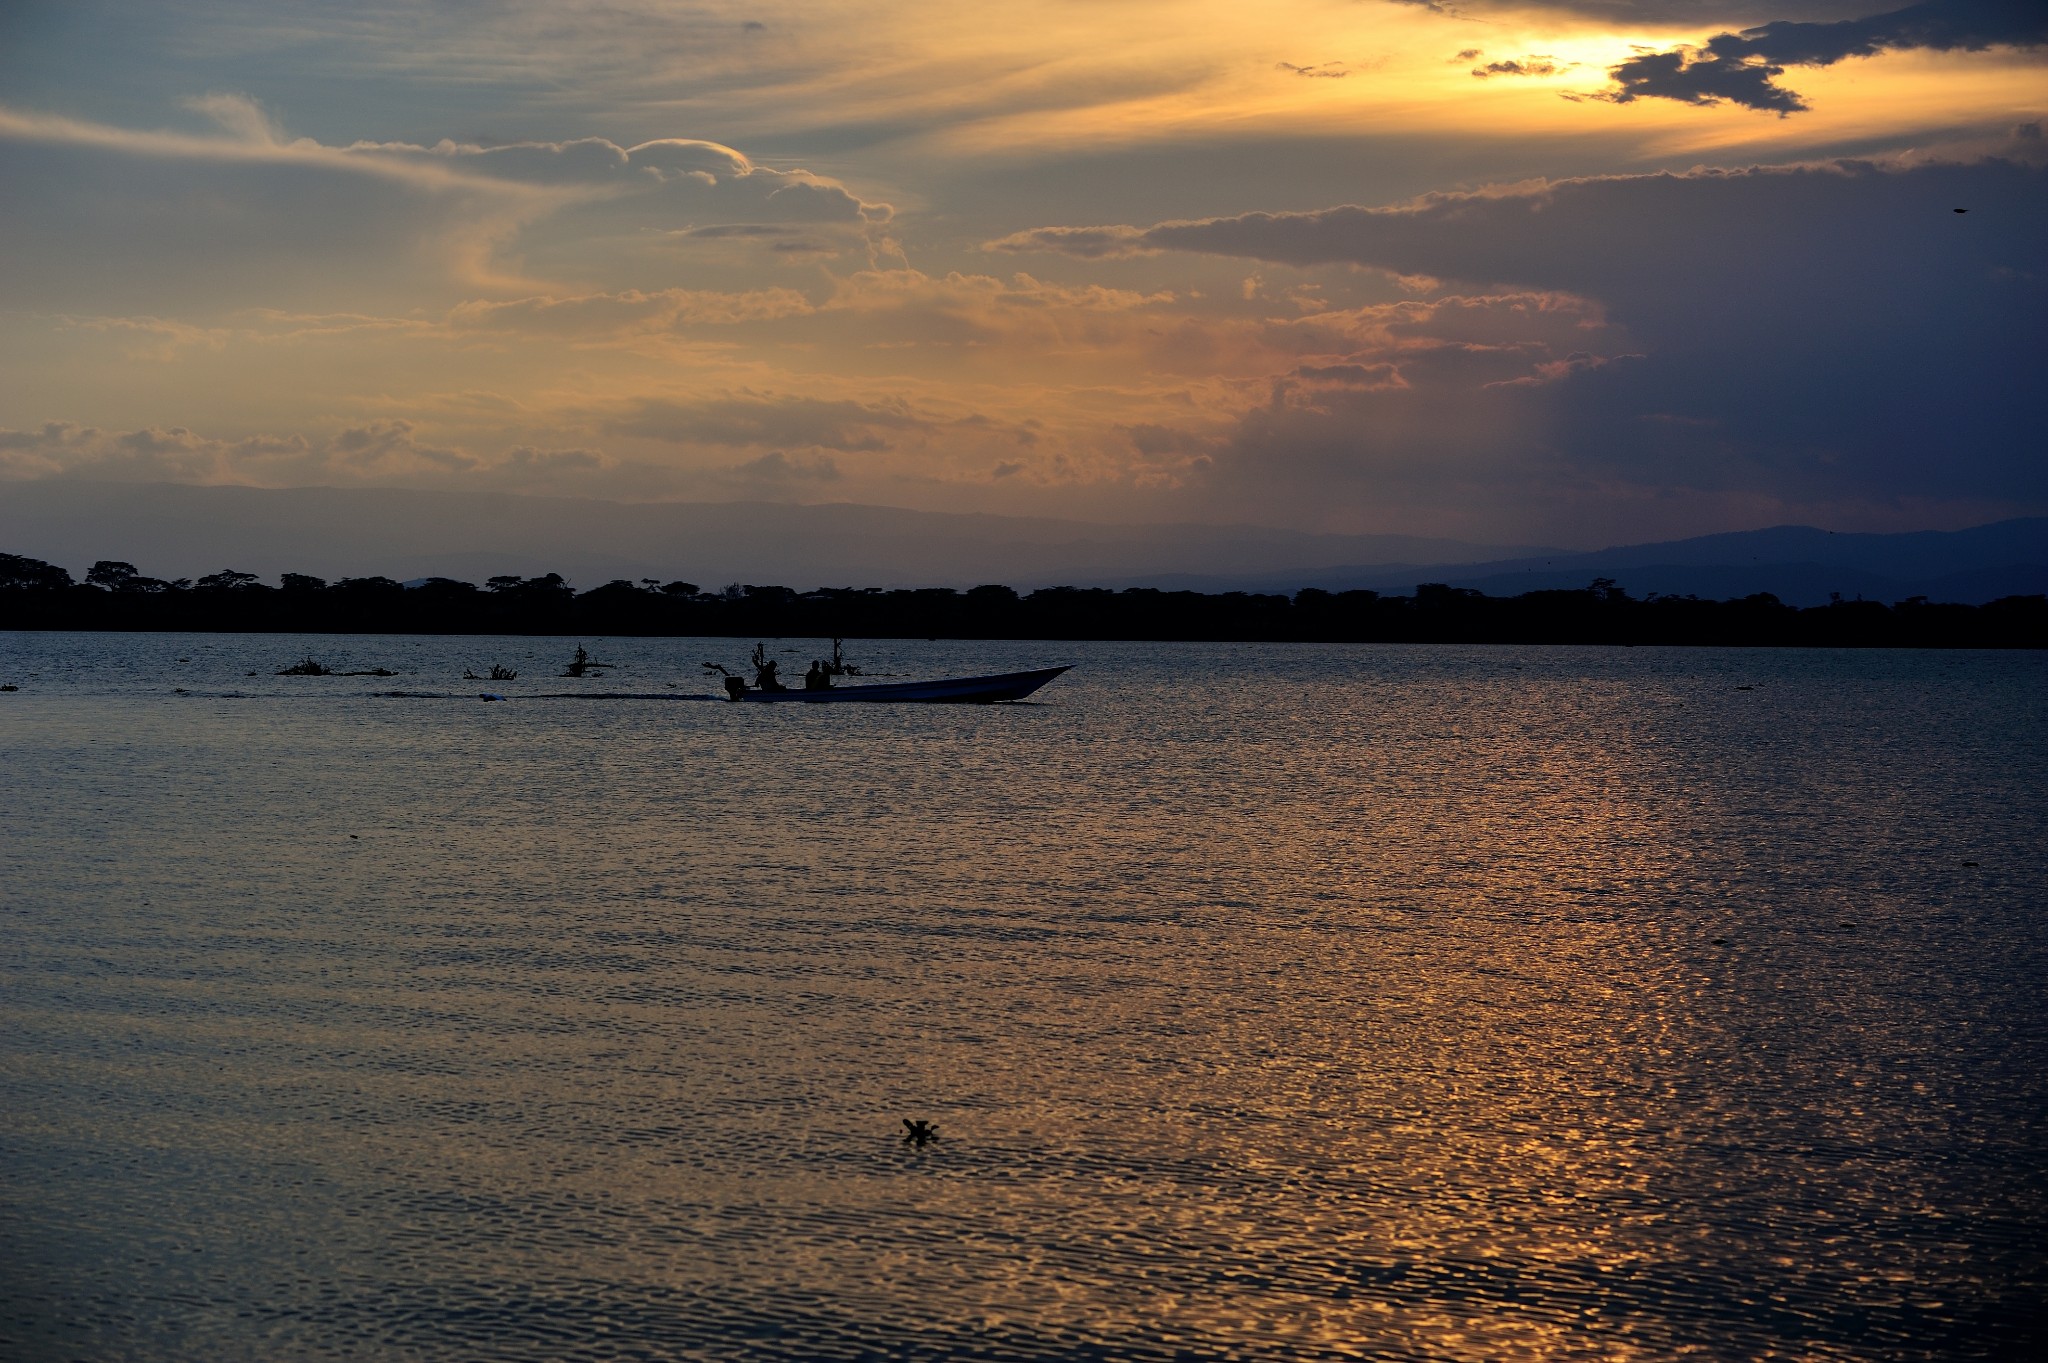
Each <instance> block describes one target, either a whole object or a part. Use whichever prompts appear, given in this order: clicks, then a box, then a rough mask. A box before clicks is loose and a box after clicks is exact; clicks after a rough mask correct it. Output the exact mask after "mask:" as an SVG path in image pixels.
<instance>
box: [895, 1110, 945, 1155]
mask: <svg viewBox="0 0 2048 1363" xmlns="http://www.w3.org/2000/svg"><path fill="white" fill-rule="evenodd" d="M938 1138H939V1129H938V1128H937V1127H936V1126H933V1125H932V1124H931V1123H930V1122H924V1121H918V1122H913V1121H912V1120H910V1118H908V1117H905V1118H904V1119H903V1143H904V1144H905V1145H911V1146H915V1147H917V1148H918V1149H919V1150H922V1149H924V1148H925V1147H926V1146H927V1145H930V1144H931V1143H932V1142H933V1141H936V1140H937V1139H938Z"/></svg>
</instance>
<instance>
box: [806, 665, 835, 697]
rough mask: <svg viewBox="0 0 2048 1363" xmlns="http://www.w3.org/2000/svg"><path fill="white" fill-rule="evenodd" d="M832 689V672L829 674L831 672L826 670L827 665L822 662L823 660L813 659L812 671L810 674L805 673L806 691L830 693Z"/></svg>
mask: <svg viewBox="0 0 2048 1363" xmlns="http://www.w3.org/2000/svg"><path fill="white" fill-rule="evenodd" d="M831 689H832V674H831V672H829V671H828V670H827V669H826V667H825V664H824V662H823V661H822V660H821V659H818V658H813V659H811V670H810V671H808V672H806V673H804V690H806V691H830V690H831Z"/></svg>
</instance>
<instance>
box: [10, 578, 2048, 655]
mask: <svg viewBox="0 0 2048 1363" xmlns="http://www.w3.org/2000/svg"><path fill="white" fill-rule="evenodd" d="M0 629H85V630H102V629H104V630H216V631H250V632H295V633H309V634H352V633H356V634H360V633H377V634H547V635H577V634H580V635H583V636H585V637H592V636H599V635H636V634H637V635H719V636H727V637H750V638H755V639H762V638H771V637H783V638H786V637H791V636H801V637H812V638H831V639H838V638H951V639H1158V640H1166V639H1190V640H1200V639H1207V640H1246V641H1275V642H1277V641H1282V640H1301V641H1332V642H1389V643H1392V642H1405V643H1532V644H1534V643H1586V644H1727V645H1817V646H1827V647H1912V648H2042V647H2048V597H2042V596H2012V597H2006V598H2004V599H2003V600H1999V601H1993V602H1991V603H1990V604H1988V605H1984V606H1969V605H1957V604H1952V603H1951V604H1942V603H1937V602H1932V601H1928V600H1927V599H1925V598H1924V597H1913V598H1911V599H1909V600H1905V601H1899V602H1894V603H1892V604H1890V605H1886V604H1884V603H1882V602H1877V601H1844V600H1836V601H1834V602H1831V603H1830V604H1828V605H1825V606H1815V607H1808V608H1806V609H1800V608H1798V607H1795V606H1788V605H1786V604H1785V603H1784V602H1782V601H1780V600H1778V598H1776V597H1775V596H1771V595H1769V594H1768V593H1760V594H1758V595H1755V596H1747V597H1743V598H1741V599H1740V600H1735V601H1703V600H1699V599H1697V598H1695V597H1690V596H1685V597H1677V596H1650V597H1647V598H1637V597H1634V596H1631V595H1630V594H1629V593H1628V592H1627V591H1626V590H1624V589H1623V588H1622V587H1621V586H1620V585H1619V584H1617V583H1615V582H1613V581H1610V580H1608V579H1605V578H1602V579H1598V580H1596V581H1595V582H1593V583H1592V584H1590V585H1589V586H1587V587H1584V588H1581V589H1579V590H1576V591H1540V592H1526V593H1524V594H1523V595H1521V596H1513V597H1495V596H1485V595H1482V594H1480V593H1479V592H1475V591H1469V590H1465V589H1462V588H1456V587H1449V586H1445V585H1443V584H1441V583H1423V584H1421V585H1419V586H1417V587H1416V589H1415V591H1414V594H1413V595H1410V596H1393V595H1382V594H1380V593H1378V592H1370V591H1350V592H1327V591H1319V590H1316V589H1314V588H1310V589H1307V590H1304V591H1300V592H1296V593H1295V594H1294V595H1293V596H1291V597H1289V596H1281V595H1277V594H1267V593H1254V592H1221V593H1202V592H1173V591H1159V590H1155V589H1152V588H1142V587H1134V588H1129V589H1126V590H1123V591H1112V590H1110V589H1108V588H1102V587H1047V588H1043V589H1041V590H1039V591H1034V592H1031V593H1029V594H1020V593H1018V592H1016V591H1013V590H1012V589H1011V588H1009V587H1003V586H984V587H975V588H973V589H972V590H970V591H955V590H953V589H952V588H948V587H925V588H907V589H894V590H884V589H882V588H879V587H859V588H853V587H833V588H822V589H820V590H817V591H810V592H797V591H793V590H791V589H790V588H788V587H775V586H742V585H740V584H737V583H735V584H733V585H732V586H729V587H726V588H724V589H722V590H719V591H704V590H702V589H700V588H699V587H698V586H697V585H696V584H695V583H690V582H670V583H665V584H663V583H656V582H653V581H642V582H637V583H636V582H629V581H626V580H624V579H620V580H618V581H614V582H608V583H605V584H604V585H603V586H601V587H596V588H593V589H592V590H590V591H586V592H577V591H575V590H574V589H572V588H571V587H570V585H569V584H568V583H567V582H566V581H565V580H563V578H562V577H561V576H560V575H559V574H555V573H550V574H548V575H547V576H545V577H533V578H519V577H494V578H492V579H491V580H490V581H489V582H487V583H485V584H484V585H483V586H482V587H477V586H475V585H474V584H472V583H468V582H457V581H454V580H453V579H450V578H438V577H437V578H429V579H427V580H426V581H424V582H421V583H418V584H415V585H413V586H410V587H408V586H405V585H403V584H401V583H398V582H394V581H392V580H391V579H390V578H385V577H361V578H344V579H342V580H341V581H339V582H336V583H332V584H329V583H327V582H324V581H322V580H321V579H319V578H316V577H308V576H305V575H303V574H299V573H288V574H286V575H285V576H284V578H283V580H282V585H280V586H277V587H270V586H265V585H263V584H262V583H260V582H258V581H257V580H256V579H255V577H254V575H253V574H249V573H241V572H235V571H232V570H224V571H222V572H219V573H213V574H210V575H208V576H206V577H203V578H201V579H199V580H198V581H197V582H190V581H185V580H179V581H174V582H166V581H162V580H160V579H157V578H150V577H144V576H142V574H141V573H139V572H138V571H137V570H136V569H135V567H134V565H132V564H127V563H116V562H112V561H102V562H100V563H96V564H94V565H93V568H92V571H91V572H90V573H88V574H87V575H86V580H85V581H84V582H82V583H80V582H75V581H74V580H73V579H72V577H71V574H70V573H69V572H67V571H65V570H64V569H62V568H58V567H54V566H52V565H51V564H48V563H42V562H38V561H37V560H35V559H29V558H22V557H20V556H17V555H11V554H0ZM306 661H307V662H311V661H312V660H311V659H307V660H306ZM603 666H605V664H603V663H599V662H596V661H594V660H593V659H591V658H590V656H589V654H588V653H587V652H585V651H584V650H583V649H581V648H579V649H578V650H577V658H576V660H575V661H573V662H571V663H570V664H569V668H570V669H571V670H570V671H569V673H568V675H570V676H581V675H584V674H585V672H589V671H592V670H594V669H597V668H600V667H603ZM579 667H580V668H582V669H583V671H581V672H579V671H576V670H574V669H576V668H579ZM499 671H500V669H498V668H493V669H492V672H491V678H492V680H494V681H495V680H508V681H509V680H511V676H512V674H511V673H510V672H509V671H507V672H506V675H505V676H503V677H500V676H499ZM287 674H289V675H301V674H297V673H293V672H292V670H291V669H287ZM371 675H389V674H388V673H381V672H379V673H373V674H371Z"/></svg>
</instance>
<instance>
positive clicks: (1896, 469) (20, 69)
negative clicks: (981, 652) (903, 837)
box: [0, 0, 2048, 547]
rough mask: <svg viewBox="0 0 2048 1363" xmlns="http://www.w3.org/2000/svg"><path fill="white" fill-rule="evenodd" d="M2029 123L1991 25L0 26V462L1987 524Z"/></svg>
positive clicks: (1093, 506) (1039, 8)
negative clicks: (0, 206) (1962, 210)
mask: <svg viewBox="0 0 2048 1363" xmlns="http://www.w3.org/2000/svg"><path fill="white" fill-rule="evenodd" d="M2044 125H2048V6H2044V5H2041V4H2039V3H2032V2H2029V0H2016V2H2013V3H2004V2H2000V0H1968V2H1957V3H1943V2H1942V0H1932V2H1931V3H1927V4H1921V5H1916V6H1913V7H1912V8H1910V9H1905V10H1891V11H1889V12H1887V11H1886V8H1885V5H1884V3H1883V0H1878V2H1877V3H1875V4H1872V3H1851V2H1849V0H1776V2H1769V0H1757V2H1756V3H1738V2H1734V0H1727V2H1724V0H1579V2H1578V3H1560V4H1548V5H1544V4H1530V5H1524V4H1501V3H1490V0H1473V3H1470V4H1462V3H1461V4H1453V3H1449V2H1448V0H1445V2H1443V3H1434V2H1431V0H1425V2H1424V3H1393V2H1392V0H1271V2H1269V3H1265V4H1259V5H1243V4H1230V5H1225V4H1216V3H1208V0H1174V2H1168V0H1085V2H1084V0H1011V2H1010V3H1000V4H990V5H963V4H959V3H951V2H949V3H938V2H937V0H810V3H805V4H795V3H779V2H777V0H751V2H747V3H741V2H739V0H734V2H732V3H723V2H721V0H433V2H431V3H404V4H395V3H377V2H376V0H365V2H364V3H350V4H338V3H332V2H331V0H317V2H316V0H262V2H261V3H244V2H243V0H183V2H181V3H154V4H143V3H134V2H133V0H131V2H130V3H113V2H111V0H67V2H66V3H54V2H51V3H37V2H36V0H17V2H16V3H11V4H8V5H6V6H5V7H4V8H0V185H4V186H5V189H4V191H0V193H4V198H0V203H4V205H5V207H4V209H0V372H4V373H5V375H6V379H5V382H4V383H0V478H8V479H20V478H42V477H52V476H74V477H89V478H96V479H124V480H168V481H177V482H204V483H246V484H255V485H261V486H269V487H290V486H307V485H334V486H380V487H434V488H477V489H494V490H507V491H520V492H544V493H554V494H572V495H578V496H592V497H603V498H616V499H622V500H636V501H638V500H736V499H765V500H789V501H805V502H822V501H845V502H868V503H877V504H884V505H891V506H904V507H916V508H928V509H937V510H977V511H999V512H1014V513H1020V514H1034V515H1038V514H1048V515H1061V516H1076V517H1082V518H1089V519H1115V520H1138V521H1168V520H1172V521H1207V522H1250V523H1256V524H1263V525H1271V526H1280V527H1290V528H1300V529H1312V530H1328V531H1345V532H1380V531H1402V532H1408V533H1415V534H1431V535H1452V536H1459V537H1464V538H1468V539H1490V540H1496V541H1516V542H1532V543H1547V544H1561V545H1572V546H1586V547H1590V546H1596V545H1599V544H1603V543H1613V542H1623V541H1632V540H1633V541H1639V540H1645V539H1652V538H1660V537H1667V536H1675V535H1683V534H1695V533H1704V532H1708V531H1718V530H1729V529H1743V528H1750V527H1755V526H1763V525H1771V524H1778V523H1783V522H1806V523H1812V524H1818V525H1823V526H1827V527H1829V528H1836V529H1844V530H1848V529H1856V530H1904V529H1925V528H1953V527H1958V526H1963V525H1970V524H1975V523H1979V522H1982V521H1987V520H1993V519H1997V518H2000V517H2004V516H2014V515H2027V514H2041V513H2043V512H2044V511H2048V474H2044V463H2048V461H2044V458H2043V454H2044V440H2043V437H2042V431H2043V429H2044V418H2048V396H2044V395H2048V379H2044V377H2043V373H2042V371H2043V369H2044V357H2048V170H2044V166H2048V126H2044ZM1957 208H1966V209H1968V210H1969V211H1968V212H1967V213H1964V214H1957V213H1955V212H1954V211H1953V210H1955V209H1957ZM4 486H5V485H4V483H0V496H4V495H5V492H4Z"/></svg>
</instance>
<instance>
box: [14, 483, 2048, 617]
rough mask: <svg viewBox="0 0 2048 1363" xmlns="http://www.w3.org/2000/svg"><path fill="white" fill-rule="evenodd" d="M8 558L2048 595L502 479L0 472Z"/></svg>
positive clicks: (1993, 579)
mask: <svg viewBox="0 0 2048 1363" xmlns="http://www.w3.org/2000/svg"><path fill="white" fill-rule="evenodd" d="M0 550H4V551H6V552H9V553H16V554H27V555H29V556H30V557H33V558H40V559H45V560H48V561H50V562H52V563H57V564H61V565H63V566H65V567H67V568H69V569H71V570H72V572H73V573H75V574H78V575H81V576H82V575H83V573H84V570H85V569H86V568H87V567H89V566H90V565H91V564H92V563H93V561H94V560H96V559H102V558H115V559H122V560H125V561H128V562H132V563H134V564H135V565H136V566H137V567H139V568H140V569H141V570H142V571H143V572H145V573H148V574H150V575H152V576H157V577H197V576H199V575H201V574H203V573H209V572H214V571H217V570H219V569H221V568H237V569H240V570H242V571H245V572H254V573H260V574H262V575H264V576H265V577H275V575H276V574H278V573H281V572H303V573H312V574H315V575H316V576H320V577H327V578H339V577H345V576H367V575H372V574H378V575H383V576H386V577H395V578H399V579H410V578H418V577H428V576H435V575H439V576H445V577H455V578H462V579H464V580H467V581H472V582H481V581H482V580H483V579H485V578H487V577H490V576H493V575H495V574H499V573H518V574H521V575H523V576H532V575H535V574H538V573H545V572H559V573H562V574H563V575H565V576H566V577H568V578H569V579H570V581H571V582H572V583H574V584H575V585H576V586H578V587H579V588H582V587H591V586H595V585H597V584H599V583H602V582H604V581H607V580H609V579H611V578H616V577H626V578H642V577H652V578H659V579H661V580H663V581H669V580H673V579H676V578H683V579H686V580H688V581H691V582H696V583H698V584H699V585H701V586H706V587H716V586H722V585H724V584H725V583H727V582H759V583H771V582H772V583H778V584H781V585H784V586H790V587H797V588H800V589H804V588H810V587H817V586H879V587H892V586H953V587H966V586H973V585H976V584H978V583H983V582H1002V583H1007V584H1009V585H1011V586H1014V587H1019V588H1024V589H1030V588H1033V587H1041V586H1050V585H1058V584H1071V585H1074V586H1093V585H1106V586H1161V587H1188V588H1193V589H1196V590H1201V591H1226V590H1255V591H1278V592H1287V593H1292V592H1294V591H1297V590H1299V589H1300V588H1302V587H1310V586H1314V587H1325V588H1329V589H1332V590H1341V589H1344V588H1351V587H1369V588H1372V589H1374V590H1377V591H1381V592H1399V593H1406V592H1410V591H1412V590H1414V587H1415V584H1416V583H1418V582H1447V583H1450V584H1451V585H1453V586H1461V587H1473V588H1476V589H1478V590H1480V591H1484V592H1486V593H1487V594H1489V595H1495V596H1501V595H1513V594H1516V593H1520V592H1525V591H1532V590H1536V589H1540V588H1553V587H1583V586H1585V585H1586V583H1588V582H1589V581H1591V580H1592V579H1593V578H1596V577H1611V578H1614V579H1616V580H1617V581H1619V582H1620V583H1621V585H1622V586H1623V587H1624V588H1626V589H1627V590H1629V591H1631V592H1633V593H1635V594H1636V595H1639V596H1640V595H1644V594H1646V593H1649V592H1660V593H1665V594H1668V595H1678V596H1683V595H1686V594H1693V595H1698V596H1701V597H1711V598H1728V597H1737V596H1747V595H1749V594H1751V593H1753V592H1764V591H1767V592H1772V593H1774V594H1776V595H1777V596H1779V597H1780V598H1782V599H1784V600H1786V601H1788V602H1791V603H1794V604H1798V605H1814V604H1819V603H1821V602H1824V601H1826V600H1827V599H1828V596H1829V594H1830V593H1831V592H1840V593H1841V594H1842V595H1843V596H1845V597H1851V598H1853V597H1857V596H1862V597H1865V598H1867V599H1871V600H1883V601H1898V600H1902V599H1904V598H1906V597H1909V596H1927V597H1931V598H1934V599H1936V600H1948V601H1966V602H1972V603H1981V602H1984V601H1989V600H1993V599H1995V598H1997V597H2000V596H2009V595H2016V594H2022V593H2033V592H2048V518H2039V517H2037V518H2032V519H2025V520H2010V521H2000V522H1997V523H1995V524H1992V525H1983V526H1977V527H1975V528H1973V529H1969V530H1955V531H1921V532H1915V533H1910V534H1895V535H1874V534H1838V533H1835V532H1832V531H1826V530H1817V529H1814V528H1813V527H1811V526H1797V525H1788V526H1777V527H1774V528H1772V529H1768V530H1752V531H1742V532H1737V533H1732V534H1718V535H1702V536H1699V537H1697V538H1693V539H1684V540H1672V541H1666V542H1662V543H1655V544H1636V545H1621V546H1616V547H1613V548H1608V549H1600V550H1596V551H1592V552H1585V553H1578V552H1567V551H1562V550H1543V549H1531V548H1527V547H1519V546H1500V545H1478V544H1469V543H1464V542H1461V541H1456V540H1441V539H1424V538H1418V537H1415V536H1409V535H1312V534H1304V533H1301V532H1298V531H1289V530H1271V529H1262V528H1259V527H1255V526H1217V525H1107V524H1091V523H1088V522H1082V521H1064V520H1055V519H1049V518H1033V517H1021V516H990V515H957V514H948V513H943V512H930V511H905V510H902V509H899V508H894V507H880V506H856V505H845V504H835V505H825V506H790V505H784V504H776V503H765V502H732V503H714V502H664V503H646V504H631V503H619V502H605V501H595V500H588V499H577V498H565V497H525V496H517V495H513V494H509V493H491V492H417V491H401V490H394V489H341V488H294V489H286V490H270V489H261V488H241V487H192V486H188V485H183V484H137V483H85V482H66V481H47V482H25V483H0Z"/></svg>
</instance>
